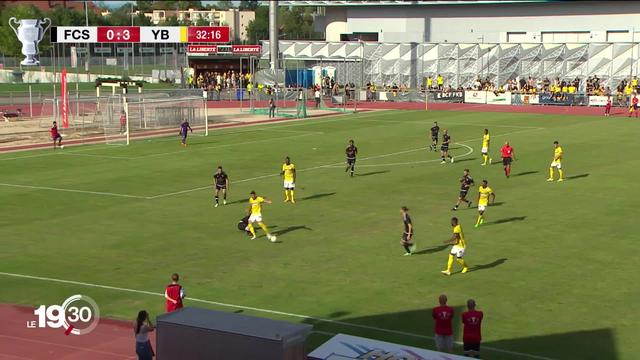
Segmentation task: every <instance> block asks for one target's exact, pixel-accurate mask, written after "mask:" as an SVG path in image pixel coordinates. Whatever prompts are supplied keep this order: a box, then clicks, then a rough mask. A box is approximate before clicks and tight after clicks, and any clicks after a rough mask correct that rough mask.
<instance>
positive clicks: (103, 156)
mask: <svg viewBox="0 0 640 360" xmlns="http://www.w3.org/2000/svg"><path fill="white" fill-rule="evenodd" d="M60 155H66V156H86V157H96V158H103V159H117V160H130V159H131V158H130V157H129V156H110V155H99V154H81V153H77V152H61V153H60Z"/></svg>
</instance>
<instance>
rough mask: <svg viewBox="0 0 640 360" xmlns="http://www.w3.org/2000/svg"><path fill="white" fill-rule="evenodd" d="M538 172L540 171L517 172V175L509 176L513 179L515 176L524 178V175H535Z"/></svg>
mask: <svg viewBox="0 0 640 360" xmlns="http://www.w3.org/2000/svg"><path fill="white" fill-rule="evenodd" d="M539 172H540V171H537V170H536V171H523V172H519V173H517V174H513V175H511V176H513V177H516V176H526V175H531V174H537V173H539Z"/></svg>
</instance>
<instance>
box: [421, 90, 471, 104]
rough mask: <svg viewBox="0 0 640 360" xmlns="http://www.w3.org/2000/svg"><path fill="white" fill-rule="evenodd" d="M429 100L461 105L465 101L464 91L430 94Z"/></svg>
mask: <svg viewBox="0 0 640 360" xmlns="http://www.w3.org/2000/svg"><path fill="white" fill-rule="evenodd" d="M429 100H432V101H435V102H450V103H461V102H463V101H464V92H462V91H451V92H432V93H429Z"/></svg>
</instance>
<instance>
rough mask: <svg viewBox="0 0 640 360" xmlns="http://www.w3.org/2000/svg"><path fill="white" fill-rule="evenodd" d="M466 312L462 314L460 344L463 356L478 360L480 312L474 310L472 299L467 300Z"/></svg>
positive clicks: (480, 339) (481, 314)
mask: <svg viewBox="0 0 640 360" xmlns="http://www.w3.org/2000/svg"><path fill="white" fill-rule="evenodd" d="M467 309H468V310H467V311H465V312H463V313H462V324H464V329H463V331H462V343H463V347H464V356H469V357H473V358H478V359H479V358H480V342H481V341H482V334H481V332H480V328H481V326H482V318H483V317H484V314H483V313H482V311H478V310H476V302H475V300H473V299H469V300H467Z"/></svg>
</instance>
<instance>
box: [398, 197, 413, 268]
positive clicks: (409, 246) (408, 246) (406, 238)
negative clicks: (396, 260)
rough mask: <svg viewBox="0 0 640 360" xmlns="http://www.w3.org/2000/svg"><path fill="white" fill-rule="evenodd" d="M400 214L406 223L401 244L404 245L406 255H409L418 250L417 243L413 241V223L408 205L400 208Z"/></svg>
mask: <svg viewBox="0 0 640 360" xmlns="http://www.w3.org/2000/svg"><path fill="white" fill-rule="evenodd" d="M400 214H402V223H403V224H404V232H403V233H402V239H401V240H400V244H402V247H404V250H405V253H404V256H409V255H411V253H413V252H414V251H416V245H415V243H414V242H413V224H412V223H411V217H410V216H409V209H408V208H407V207H406V206H403V207H401V208H400Z"/></svg>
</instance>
